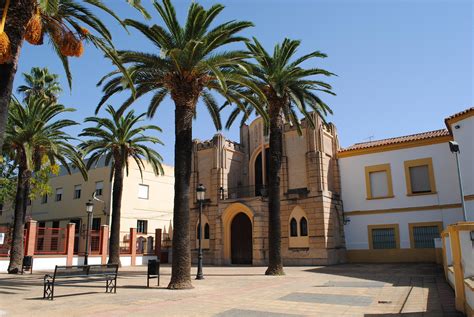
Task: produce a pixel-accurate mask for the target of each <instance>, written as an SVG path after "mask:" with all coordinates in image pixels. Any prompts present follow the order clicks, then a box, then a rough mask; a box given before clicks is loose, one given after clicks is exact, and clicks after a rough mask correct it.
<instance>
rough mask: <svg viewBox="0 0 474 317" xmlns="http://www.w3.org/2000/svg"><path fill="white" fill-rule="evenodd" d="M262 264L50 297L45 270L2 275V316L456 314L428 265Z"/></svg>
mask: <svg viewBox="0 0 474 317" xmlns="http://www.w3.org/2000/svg"><path fill="white" fill-rule="evenodd" d="M264 270H265V268H263V267H205V270H204V273H205V280H202V281H193V285H194V289H192V290H183V291H170V290H167V289H166V286H167V284H168V282H169V278H170V271H171V269H170V267H169V266H164V267H162V277H161V286H160V287H153V288H149V289H147V288H146V287H145V286H146V268H145V267H130V268H122V269H120V272H119V273H120V275H119V279H118V288H117V294H106V293H105V291H104V285H103V283H85V284H75V285H69V286H58V287H56V290H55V300H54V301H47V300H43V299H42V292H43V286H42V282H43V279H42V277H43V275H44V272H36V273H34V274H33V275H27V274H25V275H23V276H10V275H7V274H0V316H63V317H66V316H220V317H229V316H250V317H253V316H269V317H272V316H275V317H277V316H322V317H325V316H328V317H329V316H331V317H336V316H367V317H369V316H370V317H372V316H420V317H421V316H433V317H435V316H461V315H458V314H457V313H456V312H455V310H454V294H453V291H452V290H451V288H450V287H449V286H448V285H447V284H446V282H445V280H444V277H443V273H442V271H441V268H439V267H437V266H434V265H430V264H412V265H410V264H370V265H369V264H367V265H355V264H347V265H336V266H330V267H286V268H285V271H286V276H282V277H269V276H264V275H263V274H262V273H263V272H264ZM192 272H193V274H195V268H193V271H192ZM152 283H156V280H152ZM155 285H156V284H155Z"/></svg>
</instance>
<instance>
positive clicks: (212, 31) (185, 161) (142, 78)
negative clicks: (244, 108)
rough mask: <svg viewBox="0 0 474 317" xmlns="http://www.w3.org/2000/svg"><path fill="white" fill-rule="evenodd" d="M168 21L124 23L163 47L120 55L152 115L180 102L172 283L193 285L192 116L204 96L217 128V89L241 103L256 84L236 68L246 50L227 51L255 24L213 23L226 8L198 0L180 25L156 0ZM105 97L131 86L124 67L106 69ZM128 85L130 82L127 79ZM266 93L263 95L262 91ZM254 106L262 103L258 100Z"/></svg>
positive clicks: (167, 6) (165, 0)
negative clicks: (163, 104)
mask: <svg viewBox="0 0 474 317" xmlns="http://www.w3.org/2000/svg"><path fill="white" fill-rule="evenodd" d="M154 7H155V9H156V10H157V11H158V14H159V15H160V17H161V19H162V20H163V22H164V25H165V27H162V26H160V25H156V24H155V25H152V26H148V25H145V24H143V23H140V22H137V21H134V20H125V24H127V25H129V26H131V27H133V28H135V29H137V30H139V31H140V32H141V33H142V34H143V35H145V36H146V37H147V38H148V39H149V40H150V41H151V42H152V43H153V44H154V45H155V46H156V47H157V49H158V51H159V52H158V54H156V53H143V52H136V51H121V52H119V55H120V59H121V61H122V62H123V64H124V65H127V66H128V68H127V69H128V72H129V74H130V76H131V78H132V81H133V83H134V86H135V89H136V98H139V97H141V96H143V95H145V94H148V93H151V94H152V95H153V96H152V98H151V102H150V104H149V106H148V112H147V114H148V116H150V117H153V116H154V114H155V112H156V110H157V108H158V106H159V105H160V104H161V102H162V101H163V99H164V98H165V97H166V96H167V95H170V96H171V99H172V100H173V101H174V104H175V136H176V143H175V158H174V159H175V170H174V171H175V196H174V215H173V222H174V231H173V263H172V274H171V281H170V284H169V285H168V288H170V289H185V288H191V287H192V285H191V251H190V242H189V241H190V237H189V198H190V197H189V184H190V176H191V157H192V120H193V117H195V115H196V105H197V103H198V101H199V100H202V101H203V102H204V104H205V105H206V107H207V109H208V111H209V113H210V114H211V116H212V118H213V121H214V124H215V126H216V128H217V129H220V128H221V123H220V117H219V107H218V105H217V102H216V100H215V99H214V96H213V94H212V93H211V92H212V91H214V92H216V93H218V94H220V95H222V96H223V97H224V98H226V99H227V100H229V101H230V102H237V103H239V104H241V102H240V100H241V98H246V100H247V99H248V101H249V102H253V100H252V98H247V97H246V96H242V95H241V93H240V91H239V89H238V87H239V86H241V85H243V86H249V85H250V87H254V85H253V84H252V82H251V81H250V80H248V79H246V78H244V77H243V76H242V75H240V74H239V73H238V72H237V71H236V69H238V68H239V67H245V64H246V63H245V62H244V61H243V59H244V58H246V57H247V56H248V53H246V52H243V51H223V50H222V47H223V46H225V45H226V44H230V43H235V42H241V41H244V40H246V39H245V38H243V37H241V36H239V35H238V33H239V32H240V31H241V30H243V29H246V28H248V27H250V26H252V23H250V22H240V21H229V22H225V23H223V24H220V25H217V26H215V27H213V28H210V26H211V24H212V23H213V21H214V20H215V18H216V17H217V16H218V15H219V13H220V12H221V11H222V10H223V9H224V7H223V6H222V5H219V4H216V5H213V6H212V7H210V8H209V9H208V10H206V9H204V8H203V7H202V6H201V5H199V4H197V3H194V2H193V3H191V5H190V7H189V10H188V16H187V19H186V23H185V25H184V26H182V25H180V23H179V22H178V19H177V17H176V12H175V9H174V7H173V5H172V4H171V2H170V0H163V2H162V3H158V2H157V1H155V2H154ZM105 80H106V81H107V82H106V83H105V84H104V93H105V94H104V97H103V99H102V101H101V102H100V104H99V107H100V106H101V105H102V104H103V103H105V101H106V100H107V99H108V98H109V97H110V96H112V95H114V94H116V93H118V92H120V91H123V90H125V89H130V88H131V87H130V86H124V85H123V84H124V78H123V75H122V74H120V73H119V71H115V72H112V73H110V74H108V75H106V76H105V77H104V78H103V80H102V81H101V82H100V83H99V84H102V83H103V81H105ZM125 85H127V83H125ZM262 98H264V96H262ZM134 100H135V98H134V96H131V97H130V98H129V99H128V100H126V101H125V102H124V104H123V105H122V107H121V108H120V109H119V112H121V111H123V109H125V108H127V107H128V106H130V105H131V104H132V103H133V102H134ZM255 107H259V105H258V104H255Z"/></svg>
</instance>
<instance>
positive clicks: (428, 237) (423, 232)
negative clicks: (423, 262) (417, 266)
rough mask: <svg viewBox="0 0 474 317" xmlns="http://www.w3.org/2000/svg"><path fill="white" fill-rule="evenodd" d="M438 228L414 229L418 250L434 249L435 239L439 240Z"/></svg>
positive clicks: (414, 238)
mask: <svg viewBox="0 0 474 317" xmlns="http://www.w3.org/2000/svg"><path fill="white" fill-rule="evenodd" d="M439 237H440V235H439V228H438V226H423V227H413V240H414V242H415V248H416V249H433V248H434V247H435V245H434V239H435V238H439Z"/></svg>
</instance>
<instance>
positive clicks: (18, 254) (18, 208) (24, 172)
mask: <svg viewBox="0 0 474 317" xmlns="http://www.w3.org/2000/svg"><path fill="white" fill-rule="evenodd" d="M30 178H31V171H30V170H28V168H27V166H26V158H22V160H21V162H20V164H19V167H18V183H17V190H16V196H15V214H14V220H13V235H12V245H11V249H10V264H9V266H8V273H9V274H18V273H20V272H21V268H22V264H23V256H24V252H25V250H24V240H23V239H24V230H25V211H26V205H25V192H26V190H27V188H28V187H29V182H30Z"/></svg>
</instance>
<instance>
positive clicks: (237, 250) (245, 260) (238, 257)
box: [230, 212, 253, 264]
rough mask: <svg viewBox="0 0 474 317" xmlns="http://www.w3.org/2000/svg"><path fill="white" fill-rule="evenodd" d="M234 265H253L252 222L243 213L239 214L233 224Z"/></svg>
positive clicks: (232, 246) (232, 248)
mask: <svg viewBox="0 0 474 317" xmlns="http://www.w3.org/2000/svg"><path fill="white" fill-rule="evenodd" d="M230 231H231V259H232V264H252V249H253V248H252V222H251V220H250V219H249V217H248V216H247V215H246V214H245V213H243V212H240V213H238V214H237V215H236V216H235V217H234V218H233V219H232V224H231V228H230Z"/></svg>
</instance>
